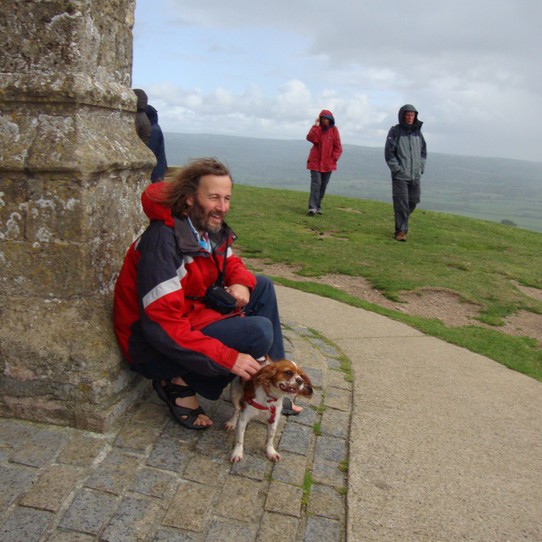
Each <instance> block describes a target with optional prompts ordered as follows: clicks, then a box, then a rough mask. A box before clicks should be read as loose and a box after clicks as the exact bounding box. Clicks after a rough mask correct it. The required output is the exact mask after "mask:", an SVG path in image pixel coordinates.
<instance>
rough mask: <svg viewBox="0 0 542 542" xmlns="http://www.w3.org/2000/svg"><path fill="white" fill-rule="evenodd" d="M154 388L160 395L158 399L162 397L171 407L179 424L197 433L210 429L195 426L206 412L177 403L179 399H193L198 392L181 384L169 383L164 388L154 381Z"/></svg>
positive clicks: (203, 426)
mask: <svg viewBox="0 0 542 542" xmlns="http://www.w3.org/2000/svg"><path fill="white" fill-rule="evenodd" d="M152 387H153V388H154V390H155V391H156V393H157V394H158V397H160V399H162V401H164V403H166V405H167V406H168V407H169V410H170V411H171V414H172V416H173V418H174V419H175V421H176V422H177V423H179V424H181V425H182V426H184V427H187V428H188V429H194V430H196V431H199V430H202V429H207V428H208V427H210V426H208V425H196V424H195V422H196V420H197V419H198V416H199V415H200V414H204V415H205V412H204V411H203V409H202V408H201V407H198V408H188V407H183V406H179V405H177V404H176V403H175V399H177V398H183V397H192V396H194V395H196V392H195V391H194V390H193V389H192V388H191V387H190V386H181V385H179V384H172V383H171V382H168V383H167V384H166V385H165V386H163V385H162V384H161V383H160V381H159V380H153V381H152Z"/></svg>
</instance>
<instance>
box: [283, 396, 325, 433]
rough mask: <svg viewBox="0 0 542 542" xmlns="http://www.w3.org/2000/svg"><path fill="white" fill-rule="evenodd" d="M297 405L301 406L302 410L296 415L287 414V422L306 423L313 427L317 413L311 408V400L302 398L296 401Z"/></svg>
mask: <svg viewBox="0 0 542 542" xmlns="http://www.w3.org/2000/svg"><path fill="white" fill-rule="evenodd" d="M296 404H297V405H298V406H302V407H303V410H302V411H301V412H300V413H299V414H298V415H297V416H288V423H300V424H301V425H308V426H310V427H311V428H312V427H314V424H315V423H316V422H317V421H318V419H319V415H318V413H317V412H316V411H315V410H314V409H313V408H311V406H312V405H313V404H316V403H313V402H312V401H308V400H303V401H296Z"/></svg>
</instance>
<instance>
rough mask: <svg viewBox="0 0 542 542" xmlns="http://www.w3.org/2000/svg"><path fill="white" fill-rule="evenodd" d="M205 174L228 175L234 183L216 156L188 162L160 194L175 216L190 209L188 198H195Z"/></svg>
mask: <svg viewBox="0 0 542 542" xmlns="http://www.w3.org/2000/svg"><path fill="white" fill-rule="evenodd" d="M205 175H219V176H223V175H227V176H229V178H230V179H231V181H232V183H233V179H232V177H231V174H230V171H229V169H228V168H227V167H226V166H225V165H224V164H223V163H222V162H220V161H219V160H218V159H216V158H196V159H195V160H192V161H190V162H188V164H186V165H185V166H183V168H182V169H181V171H180V172H179V173H178V174H177V175H176V176H175V177H174V178H173V180H171V181H168V182H167V184H166V185H165V190H164V192H163V194H162V195H161V196H160V203H162V204H163V205H165V206H166V207H171V212H172V214H173V216H177V217H182V216H184V215H186V214H187V213H188V211H189V210H190V205H189V204H188V203H187V201H186V200H187V198H189V197H192V198H195V197H196V195H197V192H198V187H199V181H200V179H201V178H202V177H203V176H205Z"/></svg>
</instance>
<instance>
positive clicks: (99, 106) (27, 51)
mask: <svg viewBox="0 0 542 542" xmlns="http://www.w3.org/2000/svg"><path fill="white" fill-rule="evenodd" d="M134 9H135V0H52V1H47V2H44V1H29V0H3V1H2V9H1V10H0V269H1V273H0V379H1V380H0V415H2V416H10V417H18V418H24V419H28V420H33V421H46V422H49V423H56V424H61V425H69V426H73V427H77V428H81V429H90V430H95V431H105V430H107V428H108V427H109V426H110V425H111V424H112V423H113V422H114V421H115V419H116V418H117V417H118V415H119V414H121V413H122V412H123V411H124V410H125V409H126V408H127V407H128V406H129V405H130V404H131V402H133V400H134V399H135V398H136V397H137V396H138V394H140V393H141V389H142V386H143V385H144V383H142V382H141V381H140V380H139V379H137V378H135V377H134V375H133V374H131V373H130V372H129V371H128V370H127V369H126V366H125V364H124V363H123V361H122V359H121V357H120V353H119V349H118V347H117V344H116V341H115V337H114V334H113V331H112V325H111V310H112V291H113V286H114V282H115V278H116V273H117V272H118V270H119V269H120V265H121V264H122V259H123V256H124V252H125V250H126V249H127V247H128V245H129V244H130V242H131V241H132V240H133V238H134V237H135V235H136V234H137V233H138V232H139V231H141V229H142V227H143V226H144V225H145V219H144V217H143V216H142V214H141V211H140V208H141V205H140V200H139V196H140V193H141V190H142V188H143V186H144V183H145V182H146V181H145V179H148V178H149V177H148V175H149V172H150V169H151V168H152V165H153V160H154V158H153V155H152V153H151V152H150V151H149V150H148V149H147V147H146V146H145V145H144V144H143V143H142V142H141V141H140V140H139V138H138V137H137V134H136V132H135V127H134V126H135V125H134V122H135V104H136V99H135V95H134V94H133V92H132V90H131V69H132V26H133V16H134Z"/></svg>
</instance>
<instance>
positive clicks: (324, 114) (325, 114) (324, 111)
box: [318, 109, 335, 126]
mask: <svg viewBox="0 0 542 542" xmlns="http://www.w3.org/2000/svg"><path fill="white" fill-rule="evenodd" d="M318 116H319V117H325V118H326V119H329V120H330V121H331V126H335V117H334V116H333V113H332V112H331V111H329V110H328V109H322V111H320V114H319V115H318Z"/></svg>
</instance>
